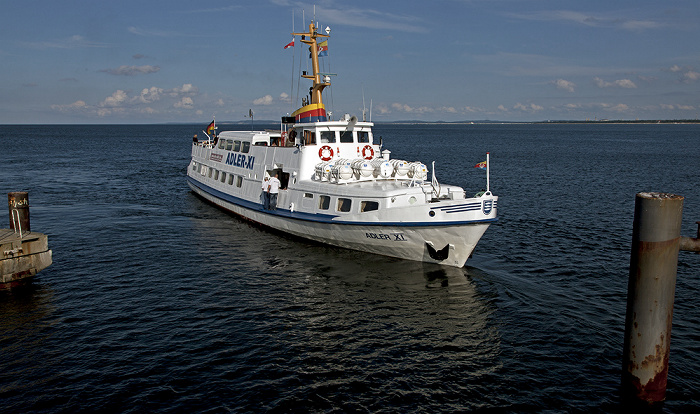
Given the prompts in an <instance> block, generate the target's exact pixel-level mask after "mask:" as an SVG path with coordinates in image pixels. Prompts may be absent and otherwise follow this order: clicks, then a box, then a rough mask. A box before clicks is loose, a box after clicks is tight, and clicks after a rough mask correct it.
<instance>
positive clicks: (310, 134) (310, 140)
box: [304, 129, 316, 145]
mask: <svg viewBox="0 0 700 414" xmlns="http://www.w3.org/2000/svg"><path fill="white" fill-rule="evenodd" d="M304 144H305V145H314V144H316V133H315V132H314V131H309V130H308V129H306V130H304Z"/></svg>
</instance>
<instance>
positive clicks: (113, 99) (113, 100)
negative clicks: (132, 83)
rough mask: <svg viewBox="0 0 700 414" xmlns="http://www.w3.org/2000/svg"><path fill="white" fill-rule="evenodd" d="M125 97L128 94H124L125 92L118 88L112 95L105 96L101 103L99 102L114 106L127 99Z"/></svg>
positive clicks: (105, 105)
mask: <svg viewBox="0 0 700 414" xmlns="http://www.w3.org/2000/svg"><path fill="white" fill-rule="evenodd" d="M127 99H128V96H127V95H126V92H124V91H123V90H121V89H118V90H117V91H116V92H114V93H113V94H112V96H108V97H107V98H105V100H104V101H102V104H100V106H102V107H110V108H115V107H118V106H120V105H122V104H123V103H124V102H126V101H127Z"/></svg>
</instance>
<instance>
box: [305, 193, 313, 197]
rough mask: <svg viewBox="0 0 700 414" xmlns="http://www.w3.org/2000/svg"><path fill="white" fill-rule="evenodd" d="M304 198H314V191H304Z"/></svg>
mask: <svg viewBox="0 0 700 414" xmlns="http://www.w3.org/2000/svg"><path fill="white" fill-rule="evenodd" d="M304 198H314V195H313V193H304Z"/></svg>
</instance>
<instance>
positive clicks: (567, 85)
mask: <svg viewBox="0 0 700 414" xmlns="http://www.w3.org/2000/svg"><path fill="white" fill-rule="evenodd" d="M552 83H553V84H554V86H556V87H557V89H561V90H563V91H566V92H574V88H575V87H576V84H575V83H573V82H571V81H568V80H564V79H557V80H555V81H552Z"/></svg>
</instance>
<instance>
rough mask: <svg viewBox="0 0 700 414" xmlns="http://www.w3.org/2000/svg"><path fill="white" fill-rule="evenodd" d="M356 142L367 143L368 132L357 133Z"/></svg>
mask: <svg viewBox="0 0 700 414" xmlns="http://www.w3.org/2000/svg"><path fill="white" fill-rule="evenodd" d="M357 142H362V143H367V142H369V132H367V131H357Z"/></svg>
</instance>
